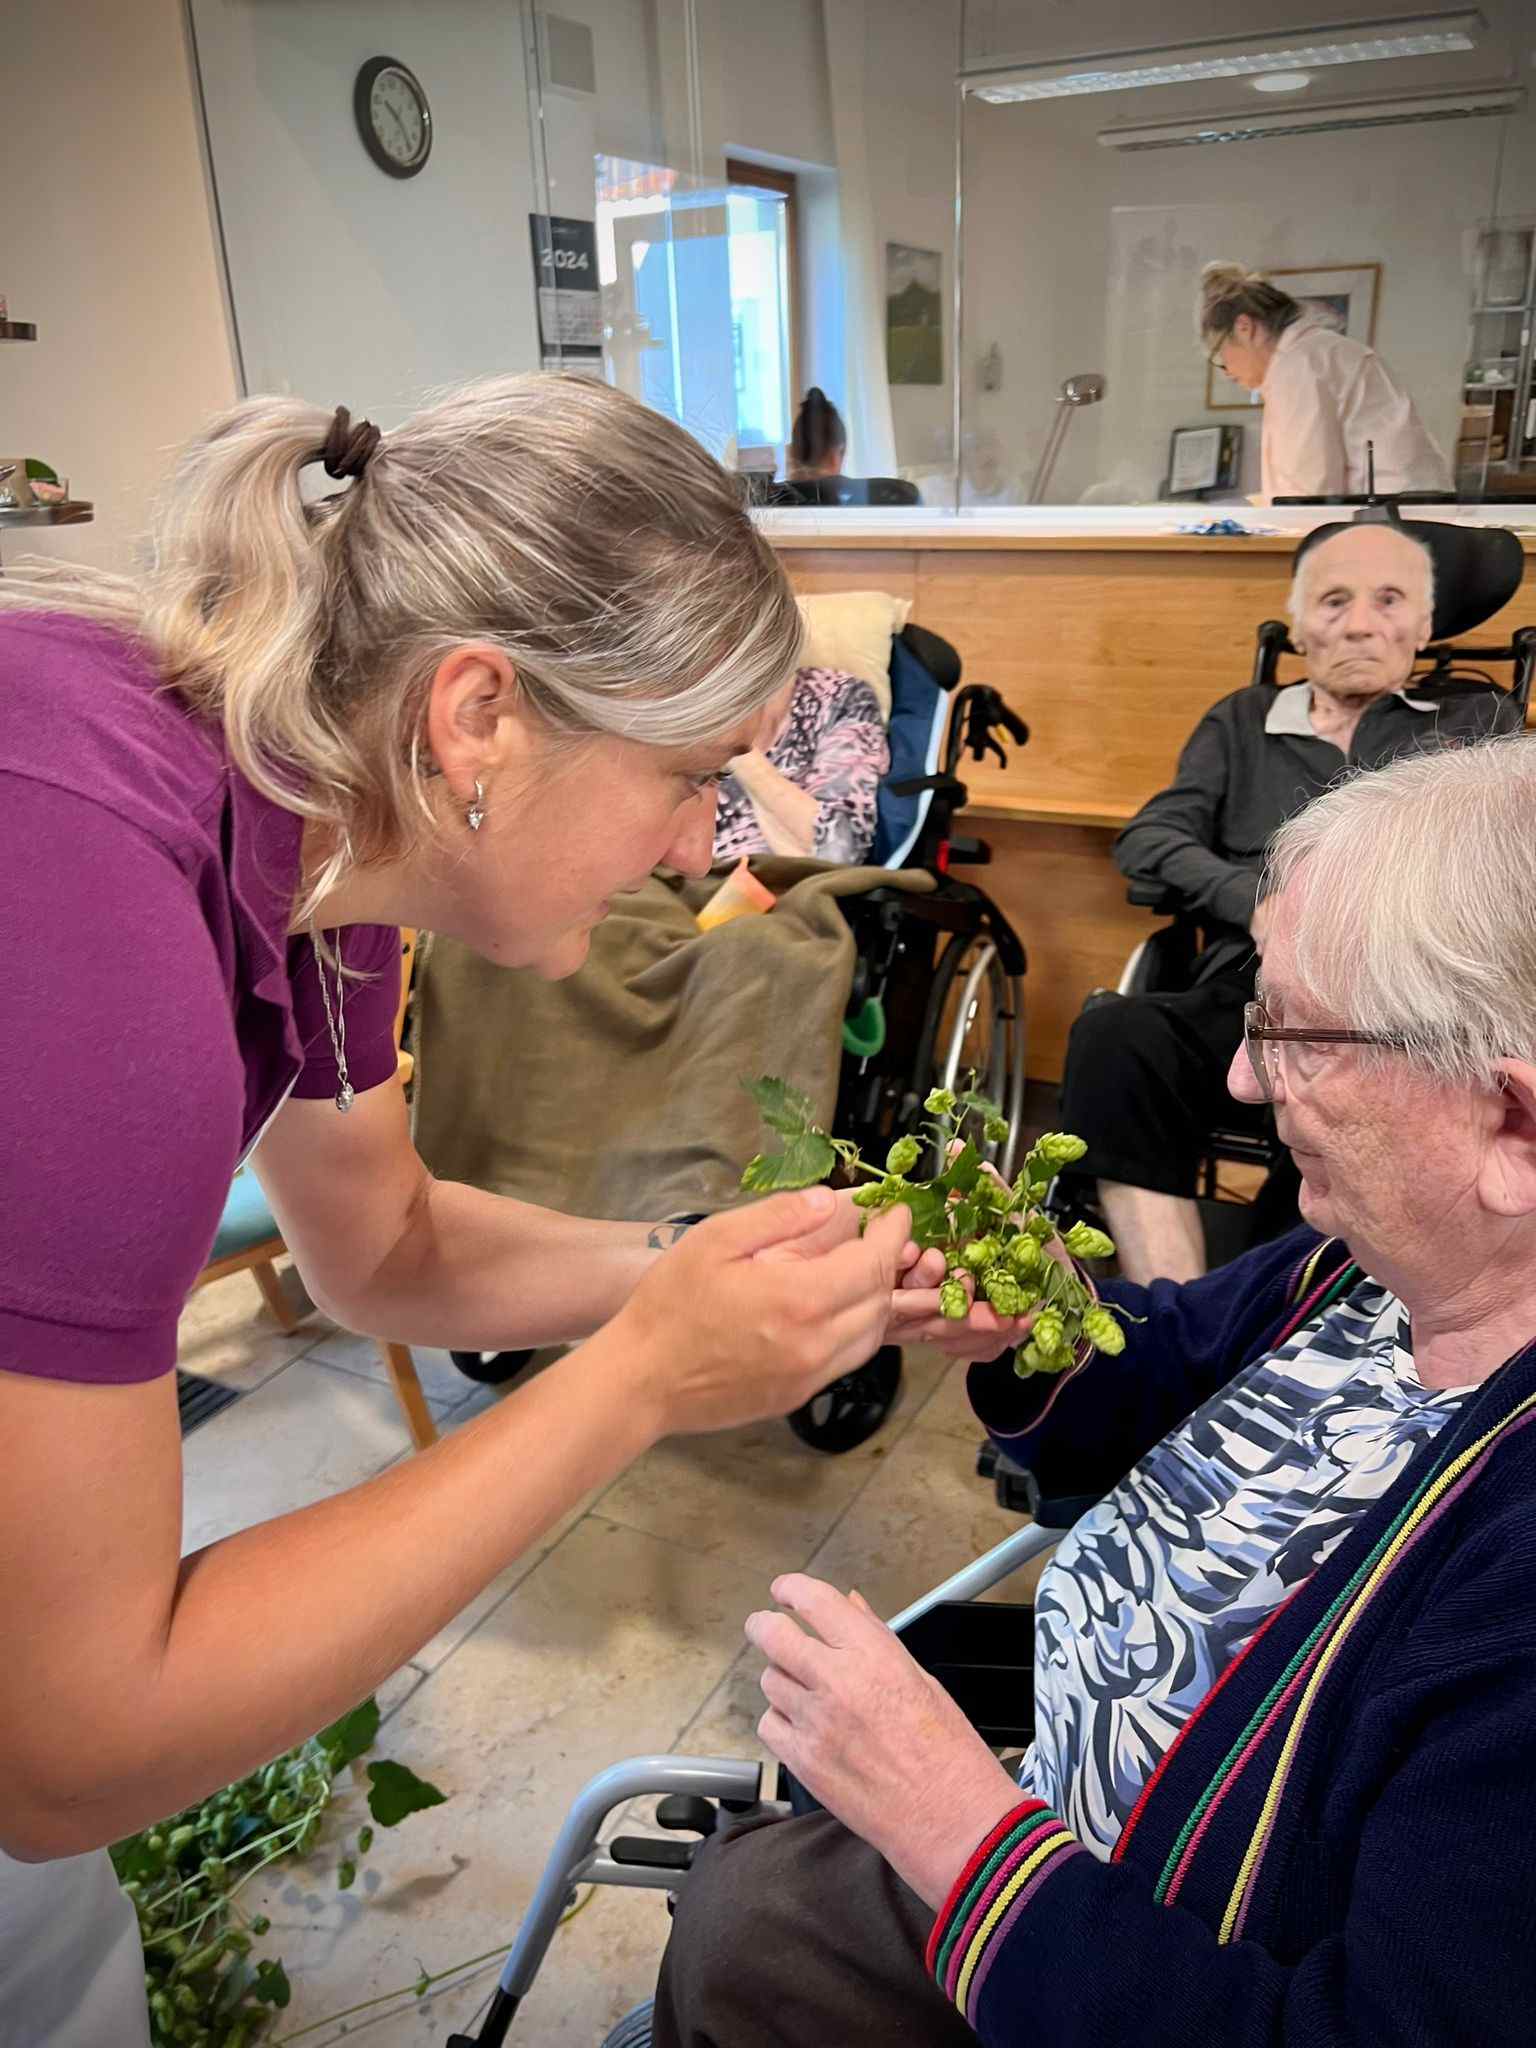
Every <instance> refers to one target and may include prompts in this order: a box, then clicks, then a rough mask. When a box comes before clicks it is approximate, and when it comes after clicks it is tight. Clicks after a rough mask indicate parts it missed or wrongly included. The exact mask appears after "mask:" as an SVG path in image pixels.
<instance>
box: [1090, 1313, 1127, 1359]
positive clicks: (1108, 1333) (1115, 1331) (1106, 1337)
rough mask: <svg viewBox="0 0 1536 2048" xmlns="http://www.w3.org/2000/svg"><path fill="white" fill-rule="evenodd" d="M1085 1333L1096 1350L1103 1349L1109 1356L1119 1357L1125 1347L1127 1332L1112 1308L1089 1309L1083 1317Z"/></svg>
mask: <svg viewBox="0 0 1536 2048" xmlns="http://www.w3.org/2000/svg"><path fill="white" fill-rule="evenodd" d="M1083 1335H1084V1336H1085V1337H1086V1338H1087V1339H1088V1342H1089V1343H1090V1344H1091V1345H1092V1346H1093V1348H1094V1350H1095V1351H1102V1352H1103V1353H1104V1354H1105V1356H1106V1357H1107V1358H1118V1357H1119V1355H1120V1353H1121V1352H1122V1351H1123V1350H1124V1349H1125V1332H1124V1330H1122V1329H1121V1327H1120V1319H1119V1317H1118V1316H1116V1315H1115V1314H1114V1312H1113V1311H1112V1310H1111V1309H1107V1308H1099V1307H1094V1308H1091V1309H1089V1310H1088V1312H1087V1314H1086V1315H1085V1316H1084V1317H1083Z"/></svg>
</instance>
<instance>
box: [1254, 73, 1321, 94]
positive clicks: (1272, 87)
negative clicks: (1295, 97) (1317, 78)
mask: <svg viewBox="0 0 1536 2048" xmlns="http://www.w3.org/2000/svg"><path fill="white" fill-rule="evenodd" d="M1311 83H1312V74H1311V72H1310V71H1266V72H1263V73H1262V74H1261V75H1260V76H1259V77H1258V78H1256V79H1255V80H1254V81H1253V89H1254V91H1255V92H1301V91H1302V90H1303V89H1304V88H1305V87H1307V86H1309V85H1310V84H1311Z"/></svg>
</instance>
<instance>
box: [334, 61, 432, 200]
mask: <svg viewBox="0 0 1536 2048" xmlns="http://www.w3.org/2000/svg"><path fill="white" fill-rule="evenodd" d="M352 111H353V113H354V114H355V115H356V117H357V132H358V134H359V135H361V137H362V138H363V147H364V149H366V150H367V152H368V154H369V155H370V156H371V157H372V158H373V160H374V162H375V163H376V164H377V165H378V167H379V169H380V170H381V171H386V172H388V174H389V176H390V177H392V178H414V177H415V175H416V173H417V172H418V171H419V170H422V169H423V168H424V167H425V165H426V161H427V158H428V157H429V156H430V155H431V154H432V109H431V107H430V106H429V105H428V103H427V95H426V92H425V91H424V89H423V87H422V83H421V80H420V79H419V78H418V77H417V76H416V74H415V72H414V71H410V70H408V69H407V68H406V66H405V65H404V64H401V63H399V62H398V61H397V60H396V59H395V58H394V57H370V58H369V59H368V62H367V63H366V64H365V65H364V66H363V67H362V69H361V70H360V71H359V72H358V74H357V84H356V85H355V86H354V87H353V90H352Z"/></svg>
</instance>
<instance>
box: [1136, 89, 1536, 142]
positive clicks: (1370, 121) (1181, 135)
mask: <svg viewBox="0 0 1536 2048" xmlns="http://www.w3.org/2000/svg"><path fill="white" fill-rule="evenodd" d="M1524 104H1525V88H1524V87H1523V86H1519V85H1510V86H1493V87H1490V86H1475V87H1473V88H1471V89H1470V90H1468V91H1465V92H1457V91H1449V92H1439V93H1422V94H1419V95H1417V96H1416V97H1414V98H1412V99H1391V100H1340V101H1335V102H1332V103H1325V102H1322V101H1319V102H1318V103H1317V104H1315V105H1313V106H1308V107H1296V108H1294V109H1292V110H1291V111H1290V112H1288V113H1279V112H1276V113H1273V114H1266V113H1263V112H1261V111H1260V110H1259V109H1258V108H1244V109H1243V110H1242V111H1241V112H1238V113H1231V114H1204V115H1201V116H1200V117H1199V118H1198V119H1197V120H1193V121H1190V120H1185V121H1154V122H1148V123H1145V124H1143V125H1142V126H1140V127H1135V128H1101V129H1100V130H1099V136H1098V139H1099V142H1100V143H1101V144H1102V146H1103V147H1104V148H1105V149H1181V148H1184V147H1186V146H1188V145H1192V144H1200V143H1207V142H1264V141H1268V140H1270V139H1271V138H1272V137H1274V136H1279V135H1328V134H1335V133H1338V132H1340V131H1343V130H1347V129H1356V128H1401V127H1406V126H1409V125H1411V124H1412V125H1416V124H1417V123H1419V122H1421V121H1461V120H1466V119H1469V118H1471V117H1473V116H1478V115H1489V114H1509V113H1513V112H1514V111H1515V109H1516V108H1518V107H1521V106H1523V105H1524Z"/></svg>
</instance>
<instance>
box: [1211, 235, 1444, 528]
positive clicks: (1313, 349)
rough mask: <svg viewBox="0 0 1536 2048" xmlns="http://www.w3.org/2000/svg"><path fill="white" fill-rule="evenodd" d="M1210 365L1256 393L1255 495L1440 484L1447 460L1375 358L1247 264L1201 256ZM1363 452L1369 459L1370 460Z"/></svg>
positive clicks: (1330, 494) (1266, 499)
mask: <svg viewBox="0 0 1536 2048" xmlns="http://www.w3.org/2000/svg"><path fill="white" fill-rule="evenodd" d="M1196 324H1197V327H1198V329H1199V334H1200V345H1201V347H1202V348H1203V349H1204V350H1205V352H1206V354H1207V355H1208V356H1209V358H1210V361H1211V363H1212V365H1213V366H1214V367H1215V368H1216V369H1218V370H1220V371H1221V372H1222V373H1223V374H1224V375H1225V376H1228V377H1230V378H1231V379H1232V381H1233V383H1234V384H1241V385H1242V386H1243V388H1244V390H1246V391H1262V392H1263V394H1264V431H1263V440H1262V443H1261V454H1262V462H1263V477H1262V481H1263V488H1262V490H1261V492H1260V494H1259V495H1260V499H1261V501H1262V502H1263V503H1264V504H1266V505H1267V504H1270V503H1272V502H1273V500H1274V499H1276V498H1322V499H1327V498H1340V497H1359V496H1361V495H1362V494H1363V493H1364V492H1366V491H1367V490H1368V489H1369V488H1370V482H1371V477H1372V474H1373V471H1372V458H1373V459H1374V478H1375V487H1376V489H1377V491H1378V492H1380V493H1381V494H1382V495H1383V496H1390V495H1393V494H1395V493H1398V492H1401V491H1421V492H1422V491H1443V492H1444V493H1445V494H1446V495H1447V496H1449V495H1450V493H1451V491H1452V489H1453V485H1452V481H1451V471H1450V465H1449V464H1448V463H1447V462H1446V459H1445V457H1444V456H1443V455H1442V454H1441V452H1440V450H1439V448H1438V447H1437V446H1436V445H1435V442H1434V440H1433V439H1432V438H1431V436H1430V434H1429V432H1428V430H1427V429H1426V428H1425V425H1424V422H1423V421H1422V420H1421V419H1420V418H1419V415H1418V411H1417V409H1416V407H1415V406H1414V403H1413V399H1412V398H1411V397H1410V395H1409V394H1408V392H1406V391H1405V390H1404V389H1403V387H1402V386H1401V385H1400V384H1399V383H1397V381H1396V380H1395V379H1394V377H1393V375H1392V372H1391V371H1390V370H1389V369H1388V368H1387V366H1386V364H1385V363H1384V362H1383V361H1382V359H1381V357H1380V356H1379V355H1377V353H1376V351H1375V350H1374V349H1373V348H1367V347H1366V345H1365V343H1364V342H1363V341H1354V340H1352V339H1351V338H1350V336H1349V335H1347V334H1340V333H1339V332H1338V330H1337V328H1336V327H1335V326H1334V325H1333V324H1332V322H1331V321H1330V320H1329V319H1328V317H1327V316H1326V314H1325V313H1324V311H1323V310H1322V309H1321V308H1320V307H1317V306H1308V305H1307V304H1305V303H1304V302H1303V301H1301V300H1299V299H1293V298H1292V297H1291V295H1290V294H1289V292H1285V291H1282V290H1281V289H1280V287H1279V286H1278V285H1277V284H1274V283H1272V282H1271V281H1270V279H1268V278H1267V277H1265V276H1263V275H1262V273H1261V272H1259V271H1257V270H1245V269H1244V268H1243V266H1242V264H1240V263H1207V264H1206V266H1205V268H1204V270H1202V271H1201V273H1200V295H1199V302H1198V307H1197V311H1196ZM1368 450H1369V451H1370V454H1369V455H1368Z"/></svg>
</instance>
